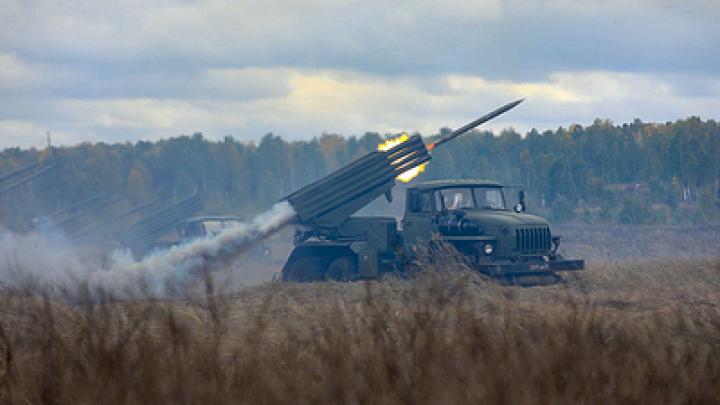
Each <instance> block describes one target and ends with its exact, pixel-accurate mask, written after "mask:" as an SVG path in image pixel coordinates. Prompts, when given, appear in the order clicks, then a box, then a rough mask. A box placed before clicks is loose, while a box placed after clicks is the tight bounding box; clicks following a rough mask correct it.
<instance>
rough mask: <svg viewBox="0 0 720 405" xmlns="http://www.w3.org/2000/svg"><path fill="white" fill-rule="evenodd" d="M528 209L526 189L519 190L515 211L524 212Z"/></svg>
mask: <svg viewBox="0 0 720 405" xmlns="http://www.w3.org/2000/svg"><path fill="white" fill-rule="evenodd" d="M525 210H527V205H526V204H525V190H520V191H518V203H517V204H515V212H523V211H525Z"/></svg>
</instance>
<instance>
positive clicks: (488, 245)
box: [483, 243, 495, 256]
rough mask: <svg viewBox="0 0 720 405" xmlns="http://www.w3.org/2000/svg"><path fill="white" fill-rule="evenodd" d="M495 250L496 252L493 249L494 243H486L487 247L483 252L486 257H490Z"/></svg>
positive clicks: (484, 247)
mask: <svg viewBox="0 0 720 405" xmlns="http://www.w3.org/2000/svg"><path fill="white" fill-rule="evenodd" d="M493 250H495V248H494V247H493V245H492V243H486V244H485V246H483V252H485V255H487V256H490V255H491V254H492V252H493Z"/></svg>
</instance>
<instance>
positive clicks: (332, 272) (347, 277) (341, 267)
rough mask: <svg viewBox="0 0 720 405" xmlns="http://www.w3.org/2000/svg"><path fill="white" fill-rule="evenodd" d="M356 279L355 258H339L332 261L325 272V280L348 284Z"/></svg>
mask: <svg viewBox="0 0 720 405" xmlns="http://www.w3.org/2000/svg"><path fill="white" fill-rule="evenodd" d="M357 277H358V269H357V258H354V257H351V256H340V257H338V258H337V259H335V260H333V261H332V263H330V266H329V267H328V269H327V271H326V272H325V279H326V280H334V281H343V282H348V281H352V280H355V279H356V278H357Z"/></svg>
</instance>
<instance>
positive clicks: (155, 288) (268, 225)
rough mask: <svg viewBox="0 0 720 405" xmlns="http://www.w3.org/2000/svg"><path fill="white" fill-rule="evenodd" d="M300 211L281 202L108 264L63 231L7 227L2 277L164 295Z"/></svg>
mask: <svg viewBox="0 0 720 405" xmlns="http://www.w3.org/2000/svg"><path fill="white" fill-rule="evenodd" d="M294 217H295V210H294V209H293V208H292V206H291V205H290V204H289V203H287V202H280V203H277V204H275V205H274V206H273V207H272V208H271V209H269V210H267V211H265V212H263V213H262V214H260V215H258V216H256V217H255V218H254V219H253V220H252V221H250V222H248V223H243V224H239V225H237V226H234V227H231V228H227V229H224V230H223V231H222V232H220V233H218V234H217V235H215V236H212V237H207V238H202V239H197V240H194V241H192V242H190V243H187V244H182V245H178V246H173V247H172V248H170V249H168V250H164V251H159V252H155V253H154V254H151V255H150V256H147V257H145V258H143V259H142V260H139V261H138V260H135V259H134V258H133V257H132V255H131V254H130V252H128V251H126V250H123V251H116V252H113V253H112V255H111V256H110V259H109V261H108V262H107V263H106V264H103V263H102V261H101V260H89V259H88V258H87V257H84V256H83V255H81V254H80V253H79V252H78V250H77V249H75V248H74V247H73V246H71V245H70V244H69V243H67V242H65V241H64V240H63V239H62V238H60V237H52V236H48V235H47V234H44V233H31V234H26V235H17V234H12V233H7V232H6V233H3V234H2V237H1V238H0V242H1V243H2V244H1V245H0V260H2V262H0V280H2V282H3V283H4V284H5V285H7V286H11V287H19V286H22V285H23V284H26V283H28V282H33V281H34V282H39V283H42V284H49V285H53V286H59V287H62V288H63V289H64V290H69V291H72V290H73V289H74V288H75V287H76V286H77V285H81V284H84V285H86V286H87V287H88V288H89V291H90V292H91V293H93V292H99V291H102V292H104V293H107V294H108V295H111V296H115V297H129V298H134V297H146V298H147V297H150V298H164V297H168V296H171V295H173V294H174V293H176V292H177V291H178V289H181V288H183V287H186V286H187V285H189V284H191V283H194V282H196V281H198V280H199V279H201V278H202V276H203V270H205V269H208V267H209V266H211V265H212V263H213V262H215V261H217V260H224V259H228V258H231V257H233V256H236V255H238V254H240V253H242V252H243V251H244V250H246V249H247V248H248V247H250V246H252V245H254V244H255V243H256V242H258V241H260V240H262V239H264V238H266V237H268V236H270V235H272V234H273V233H275V232H276V231H278V230H279V229H280V228H282V227H284V226H285V225H287V224H288V223H289V222H290V221H291V220H292V219H293V218H294Z"/></svg>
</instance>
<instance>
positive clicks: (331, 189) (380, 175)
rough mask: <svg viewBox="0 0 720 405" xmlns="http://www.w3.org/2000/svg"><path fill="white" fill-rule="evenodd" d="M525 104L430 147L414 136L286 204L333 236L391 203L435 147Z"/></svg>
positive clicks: (494, 113)
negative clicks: (402, 180)
mask: <svg viewBox="0 0 720 405" xmlns="http://www.w3.org/2000/svg"><path fill="white" fill-rule="evenodd" d="M522 101H523V100H522V99H521V100H517V101H514V102H511V103H508V104H506V105H504V106H502V107H500V108H498V109H496V110H494V111H491V112H490V113H488V114H485V115H484V116H482V117H480V118H478V119H476V120H474V121H472V122H469V123H467V124H466V125H464V126H462V127H461V128H459V129H457V130H455V131H453V132H452V133H451V134H450V135H448V136H446V137H444V138H441V139H439V140H437V141H436V142H434V143H432V144H430V145H427V146H426V145H425V143H424V142H423V140H422V138H421V137H420V136H419V135H413V136H411V137H409V138H408V140H407V141H404V142H402V143H400V144H398V145H396V146H394V147H392V148H390V149H388V150H386V151H379V150H378V151H374V152H370V153H368V154H367V155H365V156H363V157H361V158H359V159H357V160H355V161H354V162H352V163H350V164H348V165H347V166H344V167H342V168H340V169H338V170H337V171H335V172H333V173H331V174H329V175H327V176H325V177H323V178H322V179H320V180H318V181H316V182H314V183H311V184H309V185H307V186H305V187H303V188H301V189H300V190H298V191H296V192H294V193H292V194H290V195H288V196H287V197H285V198H284V200H286V201H288V202H289V203H290V204H292V206H293V207H294V208H295V212H296V213H297V218H296V223H297V224H299V225H304V226H307V227H310V228H312V229H314V230H315V231H316V232H317V233H321V234H323V233H328V232H331V231H332V230H333V229H336V228H337V227H339V226H340V225H342V223H343V222H345V221H346V220H347V219H348V218H350V216H351V215H352V214H354V213H355V212H357V211H358V210H360V209H361V208H363V207H364V206H366V205H367V204H369V203H371V202H372V201H373V200H375V199H376V198H378V197H380V196H382V195H383V194H385V195H386V196H387V197H388V199H389V197H390V191H391V190H392V188H393V187H394V186H395V179H396V178H397V177H398V176H400V175H401V174H403V173H405V172H407V171H408V170H411V169H413V168H415V167H417V166H420V165H422V164H423V163H426V162H428V161H430V159H431V157H430V151H431V150H433V149H434V148H435V147H437V146H440V145H442V144H444V143H446V142H448V141H451V140H452V139H454V138H456V137H458V136H460V135H462V134H464V133H466V132H468V131H470V130H472V129H473V128H475V127H477V126H478V125H480V124H483V123H485V122H487V121H489V120H491V119H493V118H495V117H497V116H499V115H500V114H503V113H505V112H506V111H508V110H510V109H512V108H514V107H515V106H517V105H518V104H520V103H521V102H522Z"/></svg>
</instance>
